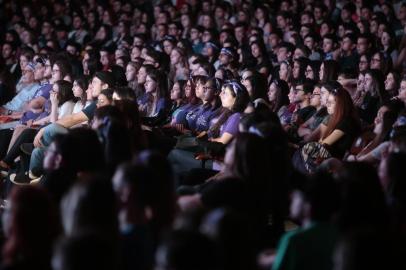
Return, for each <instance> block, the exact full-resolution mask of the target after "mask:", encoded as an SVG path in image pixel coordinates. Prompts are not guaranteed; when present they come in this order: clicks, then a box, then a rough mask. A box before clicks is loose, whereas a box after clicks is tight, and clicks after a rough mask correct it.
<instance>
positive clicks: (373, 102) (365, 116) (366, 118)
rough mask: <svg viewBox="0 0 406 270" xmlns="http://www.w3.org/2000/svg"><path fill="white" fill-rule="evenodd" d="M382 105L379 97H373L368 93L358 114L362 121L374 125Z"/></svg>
mask: <svg viewBox="0 0 406 270" xmlns="http://www.w3.org/2000/svg"><path fill="white" fill-rule="evenodd" d="M380 105H381V104H380V102H379V98H378V97H373V96H371V94H370V93H367V94H366V95H365V98H364V101H363V102H362V104H361V106H360V107H359V108H358V114H359V116H360V118H361V120H362V121H363V122H365V123H367V124H372V123H373V121H374V119H375V116H376V114H377V112H378V110H379V107H380Z"/></svg>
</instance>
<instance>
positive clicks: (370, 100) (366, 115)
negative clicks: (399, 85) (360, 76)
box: [358, 69, 388, 124]
mask: <svg viewBox="0 0 406 270" xmlns="http://www.w3.org/2000/svg"><path fill="white" fill-rule="evenodd" d="M364 87H365V92H366V93H365V95H364V97H363V100H362V103H361V105H360V106H359V107H358V112H359V116H360V118H361V119H362V121H364V122H365V123H367V124H371V123H372V121H373V120H374V117H375V115H376V113H377V112H378V109H379V107H380V106H382V105H383V104H384V102H386V101H387V100H388V93H387V92H385V90H384V78H383V75H382V73H381V72H380V71H379V70H376V69H370V70H368V71H366V72H365V85H364Z"/></svg>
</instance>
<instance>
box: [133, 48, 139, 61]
mask: <svg viewBox="0 0 406 270" xmlns="http://www.w3.org/2000/svg"><path fill="white" fill-rule="evenodd" d="M140 56H141V51H140V49H139V48H137V47H134V48H132V50H131V61H133V62H135V60H136V59H137V57H140Z"/></svg>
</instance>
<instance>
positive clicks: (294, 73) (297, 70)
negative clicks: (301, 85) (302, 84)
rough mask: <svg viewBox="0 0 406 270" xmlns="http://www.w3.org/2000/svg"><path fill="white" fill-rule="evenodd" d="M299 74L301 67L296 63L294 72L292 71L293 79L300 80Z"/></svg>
mask: <svg viewBox="0 0 406 270" xmlns="http://www.w3.org/2000/svg"><path fill="white" fill-rule="evenodd" d="M299 73H300V65H299V63H298V62H296V61H295V62H294V63H293V71H292V75H293V78H295V79H297V78H299Z"/></svg>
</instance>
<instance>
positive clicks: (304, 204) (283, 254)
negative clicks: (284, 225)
mask: <svg viewBox="0 0 406 270" xmlns="http://www.w3.org/2000/svg"><path fill="white" fill-rule="evenodd" d="M303 186H304V187H303V188H301V189H299V190H298V189H296V190H295V191H293V194H292V197H293V199H292V202H291V207H290V214H291V217H292V218H295V219H296V220H297V219H298V220H299V222H300V223H301V227H299V228H298V229H296V230H293V231H290V232H287V233H286V234H284V235H283V236H282V238H281V240H280V242H279V245H278V248H277V250H276V256H275V260H274V262H273V264H272V269H273V270H277V269H300V268H302V267H306V268H311V269H331V267H332V265H333V261H332V254H333V251H334V248H335V244H336V241H337V240H338V237H339V234H338V229H337V227H336V226H335V225H334V224H333V222H332V217H333V215H334V214H335V213H336V212H337V210H338V206H339V193H338V191H337V184H336V183H335V182H334V179H333V178H332V177H331V176H329V175H325V174H321V173H320V174H316V175H314V176H313V177H311V178H310V179H307V181H306V182H305V184H304V185H303ZM309 245H311V248H302V247H308V246H309ZM299 250H300V252H299V253H298V251H299Z"/></svg>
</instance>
